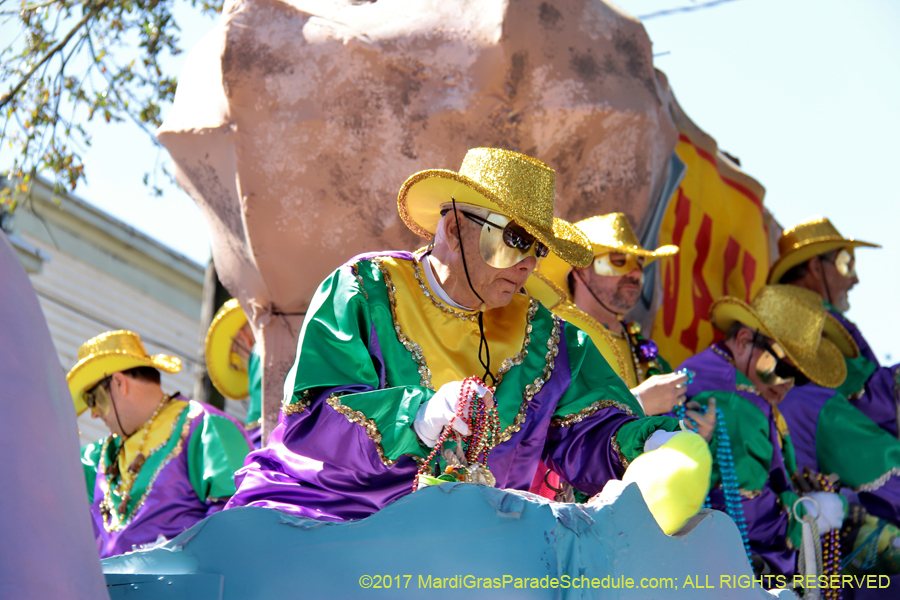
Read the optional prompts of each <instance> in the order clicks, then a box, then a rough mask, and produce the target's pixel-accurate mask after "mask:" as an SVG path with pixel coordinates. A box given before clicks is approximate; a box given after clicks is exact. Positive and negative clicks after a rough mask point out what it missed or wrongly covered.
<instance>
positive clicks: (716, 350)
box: [709, 344, 734, 367]
mask: <svg viewBox="0 0 900 600" xmlns="http://www.w3.org/2000/svg"><path fill="white" fill-rule="evenodd" d="M709 349H710V350H712V351H713V354H718V355H719V356H721V357H722V358H724V359H725V360H727V361H728V364H729V365H731V366H732V367H733V366H734V359H733V358H731V355H730V354H728V353H727V352H724V351H723V350H722V349H721V348H719V347H718V346H716V345H715V344H713V345H712V346H710V347H709Z"/></svg>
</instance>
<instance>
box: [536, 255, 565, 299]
mask: <svg viewBox="0 0 900 600" xmlns="http://www.w3.org/2000/svg"><path fill="white" fill-rule="evenodd" d="M571 268H572V265H570V264H569V263H567V262H565V261H564V260H563V259H561V258H560V257H558V256H556V255H555V254H548V255H547V257H546V258H544V259H542V260H541V261H540V262H539V263H538V266H537V268H536V269H535V270H534V271H533V272H532V273H531V275H530V276H529V277H528V279H527V280H526V281H525V289H526V291H527V292H528V293H529V294H530V295H531V296H533V297H535V298H537V299H538V300H539V301H540V302H541V304H543V305H544V306H546V307H547V308H553V307H554V306H556V305H557V304H559V303H561V302H571V301H572V298H571V297H570V294H569V284H568V282H566V277H567V276H568V274H569V270H571Z"/></svg>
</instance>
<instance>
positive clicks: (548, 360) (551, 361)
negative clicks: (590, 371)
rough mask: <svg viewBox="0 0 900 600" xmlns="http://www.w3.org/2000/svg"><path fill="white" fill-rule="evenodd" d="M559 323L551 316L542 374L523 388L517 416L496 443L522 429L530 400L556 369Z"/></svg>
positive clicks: (558, 320)
mask: <svg viewBox="0 0 900 600" xmlns="http://www.w3.org/2000/svg"><path fill="white" fill-rule="evenodd" d="M561 322H562V321H561V320H560V318H559V317H558V316H556V315H553V329H552V330H551V331H550V338H549V339H548V340H547V355H546V357H545V358H544V370H543V373H542V374H541V376H540V377H538V378H536V379H535V380H534V383H529V384H528V385H526V386H525V392H524V393H523V394H522V404H521V405H520V407H519V414H517V415H516V417H515V419H513V422H512V425H510V426H509V427H507V428H506V429H504V430H503V433H502V434H501V435H500V441H499V442H498V443H502V442H505V441H507V440H509V439H510V438H511V437H512V436H513V434H514V433H517V432H518V431H519V430H520V429H521V428H522V424H523V423H525V413H526V411H527V410H528V405H529V404H530V403H531V399H532V398H534V396H535V394H537V393H538V392H540V391H541V388H543V387H544V384H545V383H547V381H549V380H550V375H551V374H552V373H553V369H554V368H555V367H556V356H557V355H558V354H559V330H560V326H561V325H560V324H561Z"/></svg>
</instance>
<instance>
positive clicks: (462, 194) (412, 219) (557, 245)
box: [397, 148, 592, 267]
mask: <svg viewBox="0 0 900 600" xmlns="http://www.w3.org/2000/svg"><path fill="white" fill-rule="evenodd" d="M555 197H556V174H555V172H554V171H553V169H551V168H550V167H548V166H547V165H545V164H544V163H542V162H541V161H539V160H536V159H534V158H531V157H530V156H525V155H524V154H519V153H518V152H512V151H510V150H501V149H499V148H473V149H472V150H469V151H468V152H467V153H466V157H465V158H464V159H463V163H462V166H461V167H460V169H459V172H458V173H457V172H455V171H449V170H445V169H430V170H427V171H420V172H419V173H416V174H415V175H413V176H412V177H410V178H409V179H407V180H406V181H405V182H404V183H403V186H402V187H401V188H400V193H399V195H398V197H397V207H398V208H399V210H400V218H401V219H403V222H404V223H406V226H407V227H409V228H410V229H411V230H412V231H413V232H414V233H416V234H418V235H420V236H422V237H424V238H431V237H433V236H434V233H435V230H436V229H437V224H438V221H439V220H440V218H441V207H442V206H444V205H446V204H449V203H450V202H451V199H455V200H456V202H457V203H462V204H470V205H473V206H480V207H483V208H487V209H489V210H492V211H495V212H498V213H501V214H504V215H506V216H507V217H509V218H510V219H512V220H513V221H515V222H516V223H518V224H519V225H521V226H522V227H524V228H525V230H526V231H528V232H529V233H530V234H531V235H533V236H534V237H535V238H537V239H538V240H540V241H541V242H542V243H543V244H545V245H546V246H547V247H548V248H550V250H551V252H553V253H554V254H557V255H558V256H559V257H560V258H562V259H563V260H564V261H566V262H567V263H569V264H573V265H577V266H580V267H586V266H588V265H589V264H591V260H592V255H591V251H590V244H589V243H588V241H587V239H586V238H585V237H584V234H582V233H581V232H580V231H579V230H578V229H577V228H576V227H574V226H573V225H572V224H571V223H568V222H566V221H563V220H562V219H556V218H554V217H553V204H554V200H555Z"/></svg>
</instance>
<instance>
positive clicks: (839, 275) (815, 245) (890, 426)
mask: <svg viewBox="0 0 900 600" xmlns="http://www.w3.org/2000/svg"><path fill="white" fill-rule="evenodd" d="M861 247H867V248H879V247H880V246H878V245H877V244H871V243H869V242H863V241H860V240H855V239H851V238H845V237H844V236H842V235H841V234H840V233H839V232H838V230H837V228H835V226H834V225H832V224H831V221H829V220H828V219H826V218H824V217H818V218H815V219H812V220H810V221H807V222H805V223H800V224H799V225H795V226H794V227H791V228H789V229H785V230H784V233H783V234H782V235H781V238H780V239H779V240H778V251H779V253H780V256H779V258H778V260H777V261H775V264H773V265H772V268H771V269H770V270H769V283H785V284H789V285H795V286H798V287H802V288H806V289H808V290H811V291H813V292H815V293H817V294H819V296H821V298H822V300H823V301H824V302H825V308H826V309H827V310H828V311H829V312H830V313H831V315H832V316H833V317H834V318H835V319H837V320H838V321H839V322H840V323H841V325H843V326H844V328H846V329H847V331H849V332H850V335H852V336H853V340H854V341H855V342H856V345H857V346H859V351H860V353H859V356H857V357H856V358H848V359H847V360H846V363H847V379H846V380H845V381H844V383H843V384H842V385H841V386H840V387H839V388H838V391H840V392H841V393H842V394H844V395H845V396H847V398H849V399H850V401H851V402H852V403H853V405H854V406H856V408H858V409H859V410H860V411H862V412H863V414H865V415H866V416H867V417H869V418H870V419H872V420H873V421H874V422H875V423H876V424H878V426H880V427H881V428H882V429H884V430H885V431H887V432H888V433H890V434H891V435H892V436H894V437H898V427H897V421H898V415H897V405H898V402H900V380H898V377H900V364H897V365H894V366H892V367H883V366H881V364H880V363H879V362H878V358H876V356H875V353H874V352H872V349H871V348H870V347H869V343H868V342H867V341H866V339H865V338H864V337H863V335H862V333H861V332H860V331H859V328H858V327H857V326H856V325H855V324H854V323H853V322H851V321H849V320H848V319H847V318H846V317H844V314H843V313H845V312H846V311H847V310H849V309H850V301H849V299H848V297H847V295H848V293H849V291H850V290H851V289H852V288H853V286H855V285H856V284H857V283H859V278H858V277H857V276H856V269H855V266H856V265H855V263H856V256H855V252H854V250H855V249H856V248H861Z"/></svg>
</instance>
